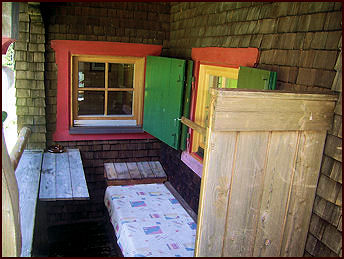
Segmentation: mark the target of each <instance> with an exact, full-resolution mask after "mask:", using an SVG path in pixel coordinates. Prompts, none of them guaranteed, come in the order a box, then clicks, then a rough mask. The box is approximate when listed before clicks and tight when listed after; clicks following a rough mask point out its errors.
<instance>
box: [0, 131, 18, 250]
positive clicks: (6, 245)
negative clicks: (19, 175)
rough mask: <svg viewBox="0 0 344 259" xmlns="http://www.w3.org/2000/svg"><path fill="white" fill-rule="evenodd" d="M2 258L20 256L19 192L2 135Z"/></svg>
mask: <svg viewBox="0 0 344 259" xmlns="http://www.w3.org/2000/svg"><path fill="white" fill-rule="evenodd" d="M1 186H2V256H4V257H5V256H6V257H7V256H15V257H18V256H20V251H21V231H20V215H19V191H18V185H17V180H16V177H15V174H14V169H13V166H12V162H11V159H10V157H9V155H8V152H7V147H6V143H5V139H4V134H3V133H2V184H1Z"/></svg>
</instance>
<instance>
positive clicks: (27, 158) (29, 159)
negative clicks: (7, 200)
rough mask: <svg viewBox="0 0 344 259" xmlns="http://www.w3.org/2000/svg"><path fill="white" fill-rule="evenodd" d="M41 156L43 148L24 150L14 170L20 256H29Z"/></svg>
mask: <svg viewBox="0 0 344 259" xmlns="http://www.w3.org/2000/svg"><path fill="white" fill-rule="evenodd" d="M42 158H43V150H34V151H33V150H32V151H29V150H24V152H23V154H22V156H21V158H20V160H19V164H18V167H17V169H16V171H15V175H16V178H17V183H18V190H19V211H20V225H21V226H22V227H21V232H22V250H21V256H22V257H30V256H31V249H32V240H33V231H34V224H35V215H36V205H37V197H38V189H39V179H40V172H41V166H42Z"/></svg>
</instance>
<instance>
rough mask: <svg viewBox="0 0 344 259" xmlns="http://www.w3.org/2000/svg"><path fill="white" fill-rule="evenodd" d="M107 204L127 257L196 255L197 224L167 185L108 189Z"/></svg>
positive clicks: (105, 198) (119, 242)
mask: <svg viewBox="0 0 344 259" xmlns="http://www.w3.org/2000/svg"><path fill="white" fill-rule="evenodd" d="M104 202H105V206H106V207H107V209H108V212H109V214H110V218H111V223H112V225H113V227H114V229H115V233H116V237H117V243H118V245H119V247H120V248H121V250H122V253H123V255H124V256H126V257H142V256H144V257H146V256H152V257H165V256H168V257H179V256H183V257H184V256H187V257H192V256H193V254H194V247H195V237H196V223H195V222H194V220H193V219H192V218H191V217H190V216H189V214H188V213H187V212H186V211H185V209H184V208H183V207H182V206H181V205H180V203H179V202H178V201H177V200H176V198H175V197H174V196H173V195H172V194H171V193H170V191H169V190H168V189H167V188H166V186H165V185H164V184H138V185H123V186H109V187H107V189H106V191H105V197H104Z"/></svg>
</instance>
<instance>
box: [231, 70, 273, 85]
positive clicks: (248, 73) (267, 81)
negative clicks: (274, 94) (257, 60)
mask: <svg viewBox="0 0 344 259" xmlns="http://www.w3.org/2000/svg"><path fill="white" fill-rule="evenodd" d="M275 85H276V72H271V71H268V70H263V69H257V68H252V67H240V69H239V75H238V88H243V89H265V90H268V89H275Z"/></svg>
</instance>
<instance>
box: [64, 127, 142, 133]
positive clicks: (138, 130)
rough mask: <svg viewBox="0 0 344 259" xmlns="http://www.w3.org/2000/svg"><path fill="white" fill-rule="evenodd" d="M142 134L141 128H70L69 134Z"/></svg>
mask: <svg viewBox="0 0 344 259" xmlns="http://www.w3.org/2000/svg"><path fill="white" fill-rule="evenodd" d="M118 133H144V130H143V129H142V127H71V128H70V129H69V134H71V135H73V134H75V135H77V134H118Z"/></svg>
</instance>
